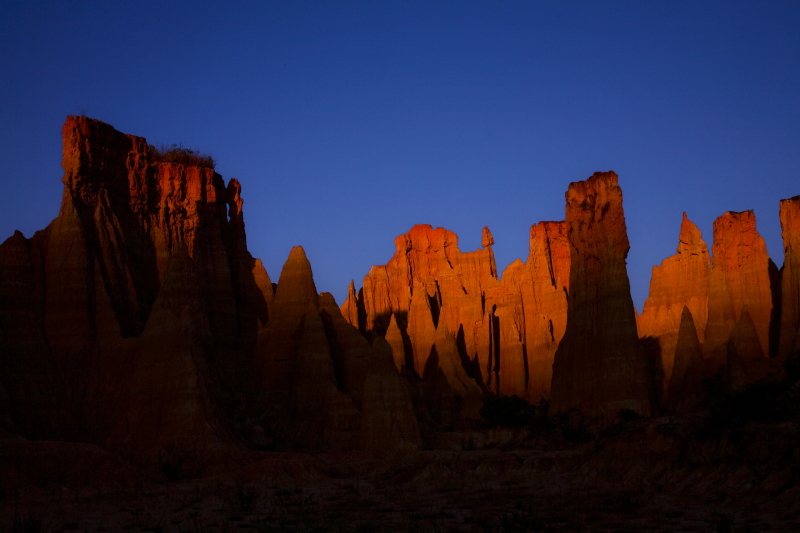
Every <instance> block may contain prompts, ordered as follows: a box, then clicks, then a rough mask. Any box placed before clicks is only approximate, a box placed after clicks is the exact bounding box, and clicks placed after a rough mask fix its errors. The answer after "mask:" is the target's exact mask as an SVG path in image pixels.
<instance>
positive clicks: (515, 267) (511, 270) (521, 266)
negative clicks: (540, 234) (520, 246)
mask: <svg viewBox="0 0 800 533" xmlns="http://www.w3.org/2000/svg"><path fill="white" fill-rule="evenodd" d="M523 270H525V263H524V262H523V261H522V259H520V258H519V257H518V258H516V259H514V261H513V262H512V263H511V264H510V265H508V266H507V267H506V269H505V270H504V271H503V273H502V274H501V275H500V280H501V281H503V280H506V279H508V277H509V276H512V277H513V276H515V275H516V274H518V273H520V272H522V271H523Z"/></svg>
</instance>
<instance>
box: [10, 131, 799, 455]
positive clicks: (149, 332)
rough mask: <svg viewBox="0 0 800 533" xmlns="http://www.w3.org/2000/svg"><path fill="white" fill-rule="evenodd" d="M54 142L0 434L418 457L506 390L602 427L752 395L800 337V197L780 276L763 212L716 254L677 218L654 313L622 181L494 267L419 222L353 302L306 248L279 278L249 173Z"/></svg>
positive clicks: (80, 139) (71, 136)
mask: <svg viewBox="0 0 800 533" xmlns="http://www.w3.org/2000/svg"><path fill="white" fill-rule="evenodd" d="M62 135H63V159H62V166H63V169H64V176H63V180H62V181H63V186H64V188H63V197H62V203H61V208H60V211H59V213H58V216H57V218H56V219H55V220H53V222H52V223H50V225H48V226H47V227H46V228H45V229H43V230H41V231H38V232H36V233H35V234H34V235H33V236H31V237H25V236H23V235H22V234H21V233H19V232H16V233H14V235H12V236H11V237H9V238H8V239H6V240H5V242H3V243H2V245H0V432H2V433H3V434H10V435H19V436H22V437H24V438H27V439H38V440H68V441H79V442H86V443H92V444H97V445H99V446H102V447H106V448H108V449H111V450H114V451H115V452H119V453H122V454H124V455H126V456H128V457H131V458H132V459H134V460H137V461H142V462H144V463H146V464H152V463H153V462H154V461H156V460H159V458H163V457H164V454H167V453H169V451H170V450H174V449H176V447H182V448H186V447H189V446H190V447H192V449H195V450H196V449H202V456H203V457H205V458H213V457H226V456H230V454H231V453H235V452H236V451H237V450H246V449H272V450H323V449H324V450H331V449H333V450H354V449H355V450H370V451H374V452H381V453H383V452H386V451H391V450H412V449H420V448H421V447H422V446H423V445H424V443H425V442H426V439H429V438H431V435H435V434H437V433H441V432H450V431H462V430H473V429H476V428H481V427H483V426H482V424H484V422H485V421H484V419H483V416H482V413H481V408H482V406H483V404H484V401H485V399H486V398H487V397H489V396H492V395H499V396H518V397H520V398H522V399H523V400H525V401H527V402H529V403H531V404H539V405H540V406H545V407H547V406H549V412H550V413H551V414H555V413H569V412H573V411H579V412H580V413H582V414H583V415H585V416H588V417H592V418H593V419H595V420H597V421H599V422H601V423H602V421H606V422H608V421H611V420H613V419H614V418H615V417H616V416H617V415H618V413H620V412H621V411H626V410H629V411H635V412H637V413H639V414H640V415H643V416H650V415H651V414H655V413H665V412H684V411H691V410H693V409H696V408H698V405H700V402H701V401H702V390H701V389H702V380H703V379H705V378H708V377H709V376H713V375H721V376H723V377H724V379H726V380H727V381H728V382H729V383H730V384H731V385H732V386H741V385H744V384H747V383H750V382H752V381H754V380H756V379H758V378H759V377H761V376H764V375H766V373H768V372H770V371H773V370H774V369H775V368H776V366H778V365H779V363H780V362H781V361H783V360H784V359H785V358H787V357H789V356H791V355H792V354H794V353H796V352H798V350H800V197H794V198H791V199H788V200H783V201H781V202H780V206H779V207H780V221H781V227H782V230H783V240H784V251H785V257H784V260H783V267H782V269H780V270H779V269H778V268H777V266H776V264H775V263H774V262H773V261H772V260H771V259H770V258H769V257H768V255H767V252H766V247H765V245H764V240H763V239H762V238H761V237H760V235H759V234H758V231H757V230H756V222H755V215H754V214H753V213H752V212H751V211H745V212H741V213H732V212H730V213H725V214H723V215H722V216H720V217H719V218H718V219H717V221H716V222H715V223H714V235H713V243H712V246H711V252H709V248H708V246H707V245H706V243H705V242H704V241H703V238H702V235H701V234H700V231H699V230H698V229H697V227H696V226H695V225H694V224H693V223H692V222H691V221H690V220H689V218H688V217H687V216H686V214H684V216H683V220H682V222H681V226H680V232H679V239H678V241H679V244H678V248H677V253H676V254H675V255H673V256H671V257H669V258H667V259H665V260H664V261H663V262H662V263H661V265H660V266H656V267H654V268H653V275H652V281H651V286H650V295H649V297H648V299H647V301H646V303H645V305H644V308H643V310H642V313H641V314H640V315H638V314H637V313H636V310H635V309H634V307H633V303H632V300H631V296H630V286H629V282H628V273H627V266H626V257H627V254H628V250H629V248H630V246H629V243H628V237H627V228H626V222H625V217H624V212H623V208H622V189H621V188H620V186H619V183H618V177H617V175H616V174H615V173H613V172H598V173H595V174H594V175H592V176H591V177H589V178H588V179H586V180H583V181H578V182H575V183H571V184H570V185H569V187H568V190H567V193H566V210H565V218H564V220H562V221H543V222H539V223H537V224H534V225H533V226H532V227H531V229H530V251H529V254H528V257H527V258H526V259H525V261H522V260H519V259H518V260H516V261H515V262H513V263H511V264H510V265H508V266H507V267H506V268H505V270H504V271H503V272H498V269H497V265H496V263H495V257H494V252H493V251H492V247H493V245H494V243H495V240H494V238H493V236H492V233H491V231H490V230H489V228H488V227H484V228H483V231H482V235H481V247H480V248H479V249H477V250H475V251H468V252H462V251H461V250H460V249H459V246H458V237H457V236H456V235H455V234H454V233H452V232H450V231H448V230H446V229H444V228H433V227H431V226H428V225H416V226H414V227H412V228H411V229H410V230H409V231H408V232H407V233H405V234H403V235H400V236H399V237H397V238H396V239H395V253H394V255H393V256H392V257H391V258H388V262H387V263H386V264H385V265H378V266H373V267H372V268H371V270H370V271H369V273H368V274H367V276H366V277H365V278H364V279H363V282H362V283H361V284H360V287H359V284H357V283H356V282H355V281H354V282H351V284H350V286H349V288H348V296H347V299H346V301H344V302H342V304H341V305H338V304H337V302H335V301H334V298H333V296H331V295H330V294H328V293H319V292H318V291H317V288H316V285H315V283H314V277H313V270H312V265H311V264H310V262H309V261H308V258H307V257H306V254H305V252H304V250H303V248H302V247H300V246H297V247H295V248H293V249H292V251H291V253H290V254H289V257H288V258H287V260H286V263H285V264H284V266H283V269H282V271H281V272H280V275H279V277H278V281H277V283H273V282H272V278H270V276H269V275H268V273H267V272H266V270H265V269H264V267H263V265H262V263H261V261H260V260H258V259H256V258H253V257H252V255H251V254H250V252H249V251H248V248H247V241H246V235H245V222H244V212H243V205H244V201H243V199H242V186H241V184H239V182H237V181H236V180H233V179H232V180H230V181H228V182H227V183H226V182H225V180H223V178H222V177H221V176H220V175H219V174H217V173H216V172H215V171H214V169H213V168H210V167H206V166H198V165H193V164H181V163H174V162H164V161H160V160H159V158H158V156H157V154H156V153H154V151H153V150H152V149H151V147H149V145H148V144H147V142H146V140H145V139H144V138H141V137H136V136H133V135H126V134H123V133H120V132H118V131H116V130H115V129H114V128H113V127H111V126H110V125H108V124H105V123H103V122H100V121H98V120H93V119H89V118H86V117H68V119H67V121H66V123H65V124H64V127H63V130H62ZM258 230H259V229H257V231H258Z"/></svg>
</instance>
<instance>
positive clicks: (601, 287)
mask: <svg viewBox="0 0 800 533" xmlns="http://www.w3.org/2000/svg"><path fill="white" fill-rule="evenodd" d="M566 196H567V220H566V223H567V228H568V230H567V237H568V239H569V243H570V259H571V261H570V281H569V300H568V311H567V328H566V331H565V333H564V337H563V338H562V339H561V343H560V344H559V345H558V349H557V351H556V354H555V361H554V363H553V388H552V392H551V395H552V401H551V409H552V410H553V412H566V411H569V410H570V409H578V410H580V411H582V412H584V413H587V414H591V415H601V416H604V417H606V418H609V419H613V418H615V417H616V415H617V413H618V412H619V411H620V410H621V409H632V410H634V411H637V412H639V413H641V414H643V415H649V414H650V403H649V398H648V392H647V378H646V376H645V372H644V367H643V362H642V359H641V357H640V354H639V348H638V337H637V332H636V317H635V311H634V309H633V301H632V300H631V295H630V284H629V282H628V273H627V270H626V263H625V259H626V257H627V255H628V249H629V248H630V245H629V244H628V236H627V231H626V228H625V218H624V214H623V211H622V189H620V187H619V185H618V184H617V175H616V174H615V173H613V172H597V173H595V174H594V175H593V176H592V177H590V178H589V179H587V180H585V181H580V182H577V183H571V184H570V186H569V190H568V191H567V195H566Z"/></svg>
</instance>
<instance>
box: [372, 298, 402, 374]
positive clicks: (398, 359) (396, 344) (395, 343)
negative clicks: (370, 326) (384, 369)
mask: <svg viewBox="0 0 800 533" xmlns="http://www.w3.org/2000/svg"><path fill="white" fill-rule="evenodd" d="M378 339H383V340H384V341H385V342H386V343H388V344H389V346H390V347H391V348H392V359H393V361H394V365H395V367H396V368H397V371H398V372H399V371H401V370H402V369H403V367H404V366H406V350H405V344H404V342H403V334H402V333H401V332H400V328H399V327H398V325H397V319H395V317H394V313H392V317H391V318H390V319H389V327H388V328H386V336H385V337H377V338H376V340H378ZM373 342H374V341H373Z"/></svg>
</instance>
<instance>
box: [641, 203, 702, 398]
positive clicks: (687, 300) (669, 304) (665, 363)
mask: <svg viewBox="0 0 800 533" xmlns="http://www.w3.org/2000/svg"><path fill="white" fill-rule="evenodd" d="M710 273H711V260H710V257H709V255H708V246H706V243H705V241H704V240H703V236H702V234H701V233H700V230H699V229H697V226H695V225H694V223H692V221H691V220H689V219H688V218H687V217H686V213H684V214H683V221H682V222H681V232H680V237H679V238H678V253H676V254H675V255H673V256H670V257H668V258H666V259H664V260H663V261H662V262H661V265H660V266H654V267H653V276H652V278H651V279H650V294H649V295H648V297H647V300H646V301H645V302H644V309H643V311H642V314H641V315H640V316H639V317H638V319H637V322H638V326H639V337H654V338H657V339H658V343H659V346H660V348H661V364H662V367H663V368H664V377H665V380H664V381H665V382H664V384H663V387H662V388H663V389H664V390H666V389H667V387H668V383H669V380H670V379H671V376H672V371H673V367H674V365H675V349H676V346H677V344H678V333H679V331H680V328H681V323H682V322H683V321H685V320H684V318H683V314H684V310H683V309H684V307H686V308H688V310H689V313H690V315H691V317H692V318H693V320H694V322H693V327H696V331H697V335H698V337H699V339H700V342H703V341H705V331H706V322H707V321H708V278H709V275H710ZM681 379H682V378H681Z"/></svg>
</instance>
